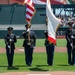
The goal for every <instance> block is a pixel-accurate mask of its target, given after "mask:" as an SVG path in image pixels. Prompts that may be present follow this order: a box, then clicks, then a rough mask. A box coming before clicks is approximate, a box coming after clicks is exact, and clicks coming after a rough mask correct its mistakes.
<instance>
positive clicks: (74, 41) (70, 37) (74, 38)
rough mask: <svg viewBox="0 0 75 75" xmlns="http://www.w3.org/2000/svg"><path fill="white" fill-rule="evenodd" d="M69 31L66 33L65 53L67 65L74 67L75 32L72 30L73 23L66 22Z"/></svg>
mask: <svg viewBox="0 0 75 75" xmlns="http://www.w3.org/2000/svg"><path fill="white" fill-rule="evenodd" d="M68 25H69V29H68V30H67V31H66V40H67V46H66V47H67V53H68V64H70V65H74V63H75V47H74V46H75V34H74V33H75V31H74V29H73V21H69V22H68Z"/></svg>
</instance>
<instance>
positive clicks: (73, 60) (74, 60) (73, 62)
mask: <svg viewBox="0 0 75 75" xmlns="http://www.w3.org/2000/svg"><path fill="white" fill-rule="evenodd" d="M72 64H73V65H74V64H75V47H74V48H73V50H72Z"/></svg>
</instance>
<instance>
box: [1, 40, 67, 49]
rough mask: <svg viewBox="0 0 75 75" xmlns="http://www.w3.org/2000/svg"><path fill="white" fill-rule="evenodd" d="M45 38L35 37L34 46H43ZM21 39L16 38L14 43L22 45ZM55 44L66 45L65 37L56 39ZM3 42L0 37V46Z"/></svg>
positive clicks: (3, 44)
mask: <svg viewBox="0 0 75 75" xmlns="http://www.w3.org/2000/svg"><path fill="white" fill-rule="evenodd" d="M44 41H45V39H37V40H36V46H37V47H43V46H44ZM22 44H23V39H18V40H17V43H16V47H22ZM57 46H66V40H65V39H57ZM4 47H5V43H4V40H3V39H0V48H4Z"/></svg>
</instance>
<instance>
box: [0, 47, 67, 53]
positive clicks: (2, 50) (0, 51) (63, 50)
mask: <svg viewBox="0 0 75 75" xmlns="http://www.w3.org/2000/svg"><path fill="white" fill-rule="evenodd" d="M23 51H24V49H23V47H22V48H16V49H15V52H18V53H19V52H23ZM4 52H5V48H0V53H4ZM34 52H46V50H45V47H36V48H35V49H34ZM55 52H66V47H55Z"/></svg>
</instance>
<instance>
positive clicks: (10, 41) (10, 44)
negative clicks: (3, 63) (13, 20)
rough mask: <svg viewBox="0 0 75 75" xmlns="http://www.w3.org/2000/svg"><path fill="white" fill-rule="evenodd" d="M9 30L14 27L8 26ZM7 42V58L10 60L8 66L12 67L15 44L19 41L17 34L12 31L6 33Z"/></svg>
mask: <svg viewBox="0 0 75 75" xmlns="http://www.w3.org/2000/svg"><path fill="white" fill-rule="evenodd" d="M7 29H8V31H9V32H10V31H12V30H13V28H12V27H8V28H7ZM4 40H5V44H6V55H7V60H8V67H12V65H13V57H14V49H15V44H14V43H16V42H17V39H16V35H15V34H12V33H8V34H6V35H5V39H4Z"/></svg>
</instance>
